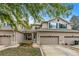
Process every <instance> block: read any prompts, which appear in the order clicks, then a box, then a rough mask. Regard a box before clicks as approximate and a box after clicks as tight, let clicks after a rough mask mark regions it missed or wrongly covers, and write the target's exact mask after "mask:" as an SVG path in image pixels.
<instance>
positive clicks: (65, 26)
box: [59, 24, 67, 28]
mask: <svg viewBox="0 0 79 59" xmlns="http://www.w3.org/2000/svg"><path fill="white" fill-rule="evenodd" d="M59 28H67V25H66V24H59Z"/></svg>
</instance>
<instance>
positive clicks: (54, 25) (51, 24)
mask: <svg viewBox="0 0 79 59" xmlns="http://www.w3.org/2000/svg"><path fill="white" fill-rule="evenodd" d="M56 27H57V26H56V23H52V22H51V23H49V28H50V29H56Z"/></svg>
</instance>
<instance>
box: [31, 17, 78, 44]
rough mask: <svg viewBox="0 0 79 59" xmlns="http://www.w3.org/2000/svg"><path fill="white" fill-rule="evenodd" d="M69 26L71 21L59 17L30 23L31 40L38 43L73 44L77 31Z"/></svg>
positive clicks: (76, 37)
mask: <svg viewBox="0 0 79 59" xmlns="http://www.w3.org/2000/svg"><path fill="white" fill-rule="evenodd" d="M71 28H72V27H71V23H70V22H68V21H66V20H64V19H62V18H60V17H57V18H54V19H51V20H49V21H42V22H41V23H36V24H32V29H31V33H32V40H33V42H35V43H37V44H40V45H52V44H54V45H57V44H69V45H70V44H74V41H75V40H79V31H77V30H72V29H71Z"/></svg>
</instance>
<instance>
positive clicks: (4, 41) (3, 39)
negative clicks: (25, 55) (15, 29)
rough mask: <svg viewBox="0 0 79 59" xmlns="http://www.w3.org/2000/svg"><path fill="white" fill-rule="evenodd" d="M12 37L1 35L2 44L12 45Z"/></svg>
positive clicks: (0, 41)
mask: <svg viewBox="0 0 79 59" xmlns="http://www.w3.org/2000/svg"><path fill="white" fill-rule="evenodd" d="M10 40H11V37H0V44H1V45H10V44H11V41H10Z"/></svg>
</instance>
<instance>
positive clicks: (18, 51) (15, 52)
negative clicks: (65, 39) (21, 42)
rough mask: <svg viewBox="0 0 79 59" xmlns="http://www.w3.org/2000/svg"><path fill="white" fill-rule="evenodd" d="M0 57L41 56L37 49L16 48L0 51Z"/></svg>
mask: <svg viewBox="0 0 79 59" xmlns="http://www.w3.org/2000/svg"><path fill="white" fill-rule="evenodd" d="M0 56H41V52H40V49H39V48H29V47H28V48H26V47H17V48H9V49H6V50H3V51H0Z"/></svg>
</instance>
